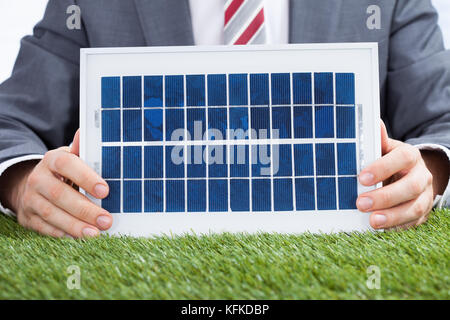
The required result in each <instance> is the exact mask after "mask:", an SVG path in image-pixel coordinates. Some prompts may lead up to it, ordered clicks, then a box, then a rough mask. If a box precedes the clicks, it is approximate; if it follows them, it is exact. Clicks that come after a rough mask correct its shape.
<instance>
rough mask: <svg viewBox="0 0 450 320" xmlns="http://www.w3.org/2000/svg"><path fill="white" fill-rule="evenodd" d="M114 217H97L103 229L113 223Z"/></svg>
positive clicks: (98, 223)
mask: <svg viewBox="0 0 450 320" xmlns="http://www.w3.org/2000/svg"><path fill="white" fill-rule="evenodd" d="M111 222H112V219H111V218H110V217H108V216H100V217H98V218H97V225H98V226H99V227H100V228H101V229H108V228H109V226H110V225H111Z"/></svg>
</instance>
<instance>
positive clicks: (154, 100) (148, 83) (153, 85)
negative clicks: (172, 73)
mask: <svg viewBox="0 0 450 320" xmlns="http://www.w3.org/2000/svg"><path fill="white" fill-rule="evenodd" d="M162 106H163V77H162V76H145V77H144V107H146V108H153V107H162Z"/></svg>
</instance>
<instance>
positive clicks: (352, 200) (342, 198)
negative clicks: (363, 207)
mask: <svg viewBox="0 0 450 320" xmlns="http://www.w3.org/2000/svg"><path fill="white" fill-rule="evenodd" d="M338 184H339V209H356V198H358V184H357V180H356V177H339V179H338Z"/></svg>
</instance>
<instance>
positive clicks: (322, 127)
mask: <svg viewBox="0 0 450 320" xmlns="http://www.w3.org/2000/svg"><path fill="white" fill-rule="evenodd" d="M333 117H334V115H333V107H323V106H319V107H316V109H315V118H314V119H315V124H316V138H333V137H334V124H333V123H334V119H333Z"/></svg>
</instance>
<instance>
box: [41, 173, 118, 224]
mask: <svg viewBox="0 0 450 320" xmlns="http://www.w3.org/2000/svg"><path fill="white" fill-rule="evenodd" d="M36 191H37V192H38V193H39V194H40V195H42V196H43V197H44V198H45V199H47V200H48V201H50V202H51V203H52V204H54V205H55V206H57V207H59V208H60V209H62V210H63V211H65V212H67V213H69V214H71V215H72V216H74V217H75V218H77V219H79V220H82V221H84V222H87V223H89V224H90V225H93V226H97V227H98V228H100V229H102V230H106V229H108V228H110V227H111V225H112V216H111V214H110V213H109V212H108V211H106V210H105V209H103V208H100V207H99V206H97V205H95V204H94V203H93V202H92V201H90V200H89V199H88V198H87V197H86V196H84V195H82V194H81V193H79V192H78V191H76V190H74V189H73V188H71V187H70V186H69V185H67V184H65V183H64V182H62V181H60V180H59V179H57V178H55V177H53V176H52V175H50V174H48V175H47V176H46V175H45V174H43V175H42V178H41V183H40V184H38V185H37V186H36Z"/></svg>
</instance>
